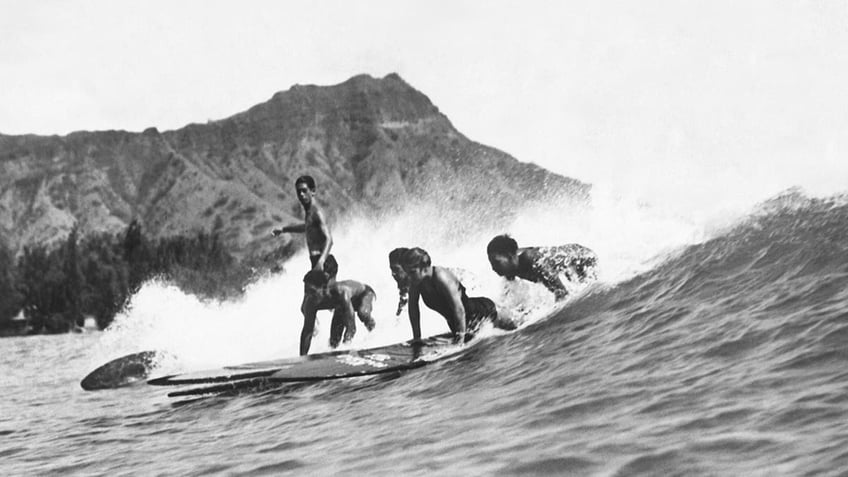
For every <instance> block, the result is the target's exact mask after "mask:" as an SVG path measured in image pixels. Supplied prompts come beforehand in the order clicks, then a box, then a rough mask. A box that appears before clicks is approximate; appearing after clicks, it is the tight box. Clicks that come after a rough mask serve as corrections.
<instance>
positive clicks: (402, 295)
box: [389, 247, 409, 316]
mask: <svg viewBox="0 0 848 477" xmlns="http://www.w3.org/2000/svg"><path fill="white" fill-rule="evenodd" d="M407 253H409V249H408V248H404V247H400V248H396V249H394V250H392V251H391V252H389V266H390V267H391V266H392V265H399V266H401V267H403V264H402V258H403V257H404V256H405V255H406V254H407ZM396 281H397V286H398V306H397V311H396V312H395V315H396V316H400V312H402V311H403V308H404V307H405V306H406V304H407V303H408V302H409V282H407V281H401V280H397V279H396Z"/></svg>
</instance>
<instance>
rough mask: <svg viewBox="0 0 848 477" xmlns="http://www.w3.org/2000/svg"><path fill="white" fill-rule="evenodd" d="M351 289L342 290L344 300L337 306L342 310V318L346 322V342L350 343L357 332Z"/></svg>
mask: <svg viewBox="0 0 848 477" xmlns="http://www.w3.org/2000/svg"><path fill="white" fill-rule="evenodd" d="M350 295H351V294H350V291H347V290H345V291H343V292H342V302H341V304H340V305H339V307H338V308H337V310H338V311H341V314H342V316H341V318H342V320H343V322H344V326H345V331H344V338H343V340H344V342H345V343H349V342H350V341H351V340H352V339H353V336H354V335H355V334H356V319H355V316H354V314H353V313H354V310H353V303H351V296H350Z"/></svg>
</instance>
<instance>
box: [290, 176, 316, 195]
mask: <svg viewBox="0 0 848 477" xmlns="http://www.w3.org/2000/svg"><path fill="white" fill-rule="evenodd" d="M298 184H306V187H309V190H311V191H313V192H314V191H315V179H313V178H312V176H307V175H303V176H300V177H298V178H297V180H296V181H294V186H295V187H297V185H298Z"/></svg>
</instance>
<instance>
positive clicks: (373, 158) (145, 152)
mask: <svg viewBox="0 0 848 477" xmlns="http://www.w3.org/2000/svg"><path fill="white" fill-rule="evenodd" d="M301 174H310V175H312V176H313V177H315V179H316V181H317V183H318V187H319V195H318V200H319V203H321V204H323V205H324V206H325V207H326V208H327V210H328V212H329V215H330V217H331V219H338V218H340V217H344V216H346V215H350V214H360V215H364V216H372V217H379V216H381V215H383V214H387V213H393V212H397V211H400V210H402V209H403V208H405V207H409V206H410V205H411V204H416V203H427V204H429V205H433V206H435V207H441V208H444V209H446V210H447V209H450V210H460V211H462V210H465V211H472V212H473V213H474V214H475V215H474V216H475V218H479V219H494V220H497V219H500V220H507V219H508V218H509V217H510V216H512V215H513V214H515V213H516V211H517V210H518V209H519V208H520V207H521V206H523V205H526V204H527V203H528V201H530V202H532V201H550V200H553V199H569V198H570V199H573V200H583V199H585V198H586V197H587V195H588V191H589V186H588V185H586V184H583V183H580V182H578V181H576V180H573V179H569V178H565V177H562V176H559V175H556V174H553V173H550V172H548V171H546V170H544V169H542V168H540V167H538V166H535V165H533V164H526V163H520V162H518V161H517V160H516V159H514V158H512V157H511V156H509V155H507V154H505V153H503V152H501V151H498V150H496V149H493V148H490V147H487V146H484V145H481V144H478V143H475V142H473V141H470V140H469V139H467V138H466V137H465V136H463V135H462V134H461V133H459V132H458V131H457V130H456V129H455V128H454V127H453V125H452V124H451V123H450V121H449V120H448V119H447V117H445V116H444V115H443V114H441V113H440V112H439V110H438V108H436V106H434V105H433V104H432V103H431V102H430V100H429V99H428V98H427V97H426V96H425V95H424V94H422V93H421V92H419V91H417V90H415V89H414V88H412V87H411V86H409V85H408V84H407V83H406V82H404V81H403V79H401V78H400V77H399V76H398V75H396V74H390V75H388V76H386V77H384V78H381V79H375V78H372V77H370V76H365V75H361V76H356V77H354V78H351V79H350V80H348V81H345V82H344V83H341V84H338V85H335V86H327V87H319V86H294V87H292V88H290V89H289V90H288V91H285V92H279V93H277V94H275V95H274V96H273V97H272V98H271V99H270V100H269V101H267V102H265V103H262V104H258V105H256V106H254V107H252V108H250V109H249V110H247V111H244V112H242V113H238V114H235V115H233V116H231V117H229V118H226V119H222V120H218V121H211V122H208V123H206V124H190V125H188V126H186V127H183V128H181V129H178V130H174V131H166V132H161V133H160V132H159V131H157V130H156V129H155V128H150V129H147V130H145V131H144V132H142V133H131V132H124V131H101V132H75V133H72V134H69V135H67V136H63V137H60V136H32V135H26V136H4V135H0V236H2V237H3V238H4V239H5V241H6V242H7V243H9V244H10V245H11V246H12V247H13V248H20V247H21V246H23V245H25V244H27V243H34V242H36V243H45V242H51V241H55V240H59V239H62V238H64V237H65V236H66V235H67V233H68V231H69V230H70V228H71V226H72V225H73V224H74V222H78V223H79V225H80V228H81V231H82V233H89V232H92V231H110V232H117V231H120V230H123V228H125V227H126V225H127V224H128V223H129V221H131V220H132V219H133V218H138V219H139V220H141V222H142V223H143V224H144V228H145V232H146V233H147V234H149V235H153V236H167V235H172V234H177V233H184V232H191V231H194V230H198V229H206V230H216V231H219V232H221V234H222V235H223V237H224V240H225V242H226V243H227V244H228V245H229V246H230V247H231V248H232V250H233V251H235V252H236V253H242V254H243V253H256V252H266V251H268V250H270V249H271V248H273V247H275V246H278V245H280V242H279V241H275V240H271V239H269V237H268V232H269V231H270V230H271V229H272V228H273V227H276V226H278V225H279V224H281V223H283V224H284V223H289V222H292V221H298V220H301V215H302V212H301V210H300V206H299V204H298V202H297V200H296V198H295V195H294V187H293V181H294V179H295V178H296V177H298V176H299V175H301Z"/></svg>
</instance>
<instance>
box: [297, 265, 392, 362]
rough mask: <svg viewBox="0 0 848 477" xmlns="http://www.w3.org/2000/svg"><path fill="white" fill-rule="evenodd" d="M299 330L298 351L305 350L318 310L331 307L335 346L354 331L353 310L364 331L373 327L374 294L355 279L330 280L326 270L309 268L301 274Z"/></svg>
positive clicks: (331, 328) (347, 338)
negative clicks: (301, 315)
mask: <svg viewBox="0 0 848 477" xmlns="http://www.w3.org/2000/svg"><path fill="white" fill-rule="evenodd" d="M303 292H304V293H303V305H302V306H301V308H300V311H301V312H302V313H303V330H302V331H301V332H300V355H301V356H303V355H305V354H307V353H309V346H310V344H311V343H312V334H313V331H314V329H315V315H316V313H317V311H318V310H333V321H332V323H331V324H330V346H331V347H332V348H336V347H337V346H338V345H339V342H340V341H344V342H345V343H349V342H350V341H351V340H352V339H353V336H354V335H355V334H356V320H355V319H354V314H356V315H357V316H359V320H360V321H362V323H363V324H364V325H365V327H366V328H367V329H368V331H371V330H373V329H374V318H372V317H371V309H372V305H373V302H374V299H375V298H376V296H377V294H376V293H374V290H373V289H372V288H371V287H370V286H368V285H366V284H364V283H360V282H358V281H356V280H343V281H334V280H332V281H331V280H330V277H329V276H328V275H327V273H326V272H323V271H320V270H311V271H309V273H307V274H306V275H305V276H304V277H303Z"/></svg>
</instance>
